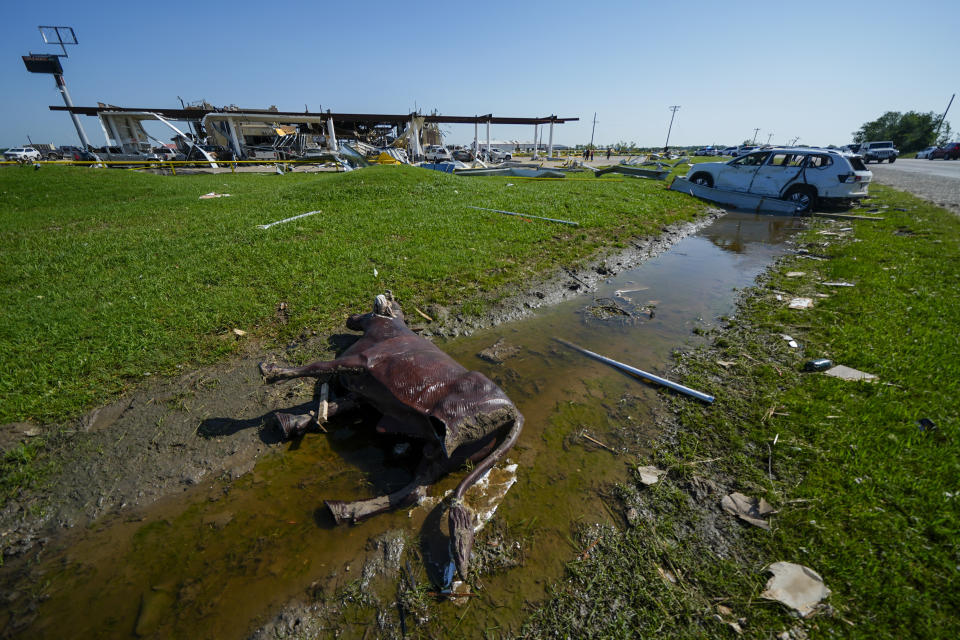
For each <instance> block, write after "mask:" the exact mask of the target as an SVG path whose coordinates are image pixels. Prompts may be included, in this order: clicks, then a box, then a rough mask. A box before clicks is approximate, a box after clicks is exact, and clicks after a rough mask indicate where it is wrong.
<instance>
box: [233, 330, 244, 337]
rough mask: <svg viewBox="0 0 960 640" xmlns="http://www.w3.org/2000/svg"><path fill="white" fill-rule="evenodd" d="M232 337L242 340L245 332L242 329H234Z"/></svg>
mask: <svg viewBox="0 0 960 640" xmlns="http://www.w3.org/2000/svg"><path fill="white" fill-rule="evenodd" d="M233 335H235V336H237V337H238V338H242V337H243V336H245V335H247V332H246V331H244V330H243V329H234V330H233Z"/></svg>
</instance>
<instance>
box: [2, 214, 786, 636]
mask: <svg viewBox="0 0 960 640" xmlns="http://www.w3.org/2000/svg"><path fill="white" fill-rule="evenodd" d="M800 224H801V222H800V221H799V220H797V219H795V218H792V217H777V216H756V215H750V214H742V213H732V214H729V215H727V216H725V217H723V218H720V219H719V220H717V221H715V222H714V223H713V224H711V225H710V226H709V227H707V228H705V229H703V230H702V231H701V232H700V233H699V234H697V235H695V236H691V237H688V238H686V239H684V240H683V241H681V242H679V243H678V244H677V245H676V246H675V247H674V248H673V249H671V250H670V251H668V252H667V253H665V254H663V255H661V256H659V257H657V258H655V259H652V260H650V261H648V262H647V263H646V264H644V265H641V266H640V267H638V268H636V269H632V270H630V271H627V272H624V273H622V274H620V275H618V276H616V277H614V278H611V279H610V280H609V281H608V282H605V283H604V284H603V285H602V286H601V287H599V288H598V290H597V291H596V292H595V293H594V294H591V295H589V296H583V297H580V298H577V299H573V300H569V301H567V302H564V303H562V304H559V305H556V306H553V307H550V308H548V309H544V310H542V311H540V312H538V313H537V314H536V315H534V316H532V317H529V318H527V319H524V320H522V321H518V322H513V323H510V324H507V325H502V326H500V327H497V328H495V329H491V330H488V331H483V332H480V333H478V334H476V335H473V336H471V337H469V338H464V339H459V340H456V341H452V342H450V343H447V344H444V345H442V346H443V348H444V349H445V350H446V351H448V352H450V353H451V354H452V355H453V356H454V357H455V358H456V359H458V360H459V361H460V362H462V363H463V364H464V365H465V366H467V367H468V368H471V369H477V370H479V371H482V372H484V373H485V374H487V375H488V376H490V377H491V378H492V379H493V380H495V381H496V382H497V383H498V384H500V385H501V386H502V387H503V388H504V389H505V390H506V391H507V393H508V394H509V395H510V396H511V398H513V399H514V401H515V402H516V403H517V405H518V406H519V407H520V409H521V411H522V412H523V413H524V415H525V416H526V426H525V429H524V432H523V434H522V436H521V439H520V442H519V444H518V445H517V447H516V448H515V449H514V450H512V451H511V453H510V454H509V456H508V457H509V459H510V460H512V461H514V462H517V463H519V475H518V480H517V483H516V485H515V486H514V487H513V488H512V489H511V490H510V492H509V493H508V495H507V497H506V499H505V501H504V502H503V504H502V505H501V507H500V510H499V512H498V514H499V516H500V517H501V518H502V519H503V521H504V522H506V523H508V526H521V527H523V528H524V531H525V532H526V535H527V539H528V543H527V545H526V548H525V549H524V562H523V566H521V567H516V568H512V569H509V570H507V571H505V572H502V573H499V574H493V575H487V576H485V577H484V579H483V582H484V591H483V595H482V597H481V598H477V599H476V600H481V599H482V600H483V604H480V603H477V604H474V606H473V607H470V608H468V609H467V610H466V611H463V610H461V609H456V608H454V607H452V606H451V605H445V606H444V607H441V609H442V610H443V611H442V613H441V617H443V616H451V617H452V618H451V619H452V620H454V621H456V622H457V624H458V625H459V627H458V628H459V630H460V631H461V632H464V633H465V634H466V635H474V634H473V633H472V632H469V631H467V630H469V629H477V630H478V631H477V632H476V635H479V634H480V633H481V631H479V630H480V629H484V628H488V627H490V626H499V628H500V629H501V630H503V629H508V628H511V627H513V626H515V625H516V624H517V622H518V621H519V620H520V619H521V618H522V614H523V606H524V603H526V602H528V601H536V600H537V599H538V598H540V597H542V596H543V595H544V593H545V588H546V586H547V585H548V584H549V583H550V582H551V581H553V580H556V579H557V578H558V577H560V576H561V573H562V570H563V565H564V563H565V562H567V561H569V560H570V559H571V558H572V557H573V556H574V555H575V554H576V553H578V552H579V551H580V550H577V549H574V548H573V545H572V543H571V537H570V532H571V530H572V528H573V527H575V526H576V525H577V524H578V523H586V522H601V521H611V516H610V514H609V513H608V512H607V511H606V509H605V508H604V506H603V503H602V501H601V500H599V499H598V494H599V493H600V492H602V491H603V490H604V487H605V486H607V485H608V484H609V483H610V482H614V481H618V480H621V479H623V478H624V477H625V473H626V470H627V467H626V462H628V461H629V460H635V459H636V453H638V452H642V450H643V449H644V448H645V447H648V446H649V444H650V442H651V441H652V436H653V435H654V434H653V433H651V425H650V423H649V420H648V418H649V415H650V408H649V407H650V404H651V403H652V401H653V399H654V397H655V395H656V394H657V393H663V391H662V390H657V389H654V388H652V387H649V386H647V385H645V384H642V383H640V382H638V381H637V380H635V379H633V378H630V377H627V376H625V375H623V374H621V373H618V372H615V371H613V370H611V369H610V368H608V367H607V366H605V365H603V364H600V363H598V362H595V361H592V360H589V359H587V358H585V357H583V356H582V355H579V354H577V353H575V352H572V351H570V350H569V349H566V348H564V347H562V346H560V345H558V344H557V343H556V342H555V341H553V340H552V338H553V337H560V338H564V339H567V340H569V341H571V342H574V343H577V344H579V345H581V346H583V347H585V348H587V349H590V350H592V351H595V352H598V353H600V354H603V355H607V356H609V357H612V358H615V359H617V360H620V361H623V362H626V363H628V364H630V365H632V366H635V367H639V368H641V369H645V370H647V371H650V372H651V373H656V374H662V373H663V372H664V370H665V369H666V368H667V367H668V365H669V362H670V352H671V350H672V349H674V348H676V347H677V346H679V345H682V344H684V343H688V342H689V341H691V340H693V339H694V336H693V335H692V330H693V329H694V328H696V327H703V326H707V325H709V324H712V323H713V322H715V321H716V319H717V318H718V317H719V316H722V315H726V314H730V313H731V312H732V311H733V307H734V302H735V289H737V288H741V287H744V286H747V285H749V284H750V283H751V282H752V281H753V280H754V279H755V278H756V276H757V275H758V274H759V273H760V272H761V270H762V269H763V268H764V267H766V266H767V265H768V264H770V262H771V261H772V260H773V259H774V258H775V257H776V256H777V255H779V254H780V253H782V252H783V251H784V247H783V242H784V240H786V239H787V238H789V236H790V234H791V233H792V232H793V231H794V230H795V229H797V228H798V225H800ZM596 299H610V300H612V301H614V302H613V303H612V307H611V308H613V309H614V311H616V308H621V309H622V310H625V311H626V312H627V313H628V314H629V317H630V319H631V321H630V322H611V321H606V320H604V319H602V318H598V317H596V316H594V315H592V313H591V312H590V311H589V310H588V307H590V306H591V305H592V304H593V303H594V300H596ZM501 338H502V339H504V340H505V341H506V342H508V343H509V344H511V345H513V346H515V347H518V351H517V353H516V355H514V356H513V357H511V358H509V359H507V360H506V361H505V362H504V363H503V364H501V365H494V364H490V363H488V362H486V361H484V360H481V359H480V358H479V357H477V355H476V354H477V353H478V352H480V351H481V350H482V349H484V348H485V347H488V346H490V345H492V344H493V343H494V342H496V341H497V340H498V339H501ZM628 392H629V393H630V394H632V396H634V397H635V398H637V400H636V401H635V402H633V403H632V404H630V405H621V404H619V402H620V400H621V398H622V397H623V396H624V394H625V393H628ZM691 401H692V400H691ZM363 427H364V425H357V424H352V423H347V424H345V425H344V426H343V429H342V430H341V431H339V432H337V433H336V434H332V435H324V434H308V435H307V436H306V437H305V438H303V440H302V441H300V442H299V443H298V444H297V446H291V447H290V448H289V449H288V450H286V451H285V452H284V453H282V454H281V455H278V456H274V457H271V458H269V459H268V460H266V461H264V462H262V463H260V464H258V465H257V467H256V469H255V470H254V471H253V472H252V473H251V474H248V476H246V477H244V478H241V479H240V480H239V481H236V482H234V483H232V484H220V483H215V484H214V485H213V486H209V487H206V488H201V489H199V490H197V491H194V492H192V493H190V495H189V497H188V498H183V497H179V498H174V499H168V500H166V501H163V502H161V503H159V504H157V505H155V506H153V507H151V509H150V510H149V511H148V512H147V513H145V514H143V515H142V517H138V518H136V519H133V518H122V517H116V518H114V519H112V520H110V519H108V520H104V521H101V522H99V523H97V525H96V527H95V528H93V529H90V530H89V531H86V532H78V534H77V536H76V539H75V540H72V541H71V546H69V547H67V548H66V549H61V550H59V551H57V550H48V551H46V552H45V553H44V559H43V561H42V562H41V563H40V564H39V565H37V566H35V567H33V568H32V572H33V579H34V580H35V582H34V583H33V585H32V587H31V588H32V589H33V591H34V592H35V593H36V595H42V596H43V598H44V599H42V601H41V602H40V603H39V605H37V606H38V609H37V610H36V611H35V612H34V614H32V615H33V618H32V619H33V621H32V623H30V624H29V626H27V627H26V628H24V629H22V630H20V631H19V632H18V633H19V635H21V636H23V637H27V636H29V637H40V638H62V637H68V636H69V637H98V636H104V637H128V636H139V637H198V638H199V637H221V638H235V637H243V636H244V635H245V634H246V633H247V632H248V631H249V629H250V628H251V625H256V624H258V622H262V621H263V620H264V618H265V617H267V616H268V615H269V614H270V612H271V611H275V610H276V609H277V608H279V607H280V606H281V605H282V604H283V603H285V602H288V601H289V600H290V599H291V598H294V597H298V596H303V595H304V594H306V593H308V592H310V593H314V594H316V593H318V592H320V593H325V594H327V595H329V594H332V593H334V592H335V591H336V590H337V589H340V588H343V587H346V586H347V585H350V584H355V583H357V581H359V580H360V579H361V575H360V572H361V568H362V560H363V557H364V555H365V549H366V546H367V542H368V540H369V539H371V538H373V537H375V536H378V535H380V534H382V533H384V532H385V531H388V530H391V529H399V530H401V531H405V532H407V533H408V534H409V536H410V537H411V538H413V539H415V540H416V539H420V540H421V544H420V545H419V547H420V548H421V549H423V550H424V551H426V549H427V548H429V547H430V545H429V544H424V542H423V541H425V540H427V539H428V538H432V537H434V532H435V529H436V527H437V526H438V525H437V522H438V521H439V520H441V518H439V517H438V515H439V514H440V512H441V511H440V510H441V509H442V507H440V506H436V507H431V508H425V507H419V508H416V509H413V510H410V511H407V510H403V511H400V512H397V513H393V514H386V515H382V516H377V517H376V518H374V519H372V520H370V521H367V522H365V523H362V524H360V525H358V526H355V527H333V526H332V523H331V522H330V519H329V516H328V515H327V514H326V513H325V510H324V509H322V508H321V507H322V500H323V499H325V498H337V499H353V498H359V497H365V496H367V495H372V494H373V493H375V492H376V491H378V490H381V489H382V488H383V487H388V488H389V487H393V486H395V485H399V484H402V483H403V482H405V481H406V478H407V477H408V474H409V468H410V464H411V463H410V461H409V460H405V459H403V458H402V457H401V458H397V457H396V455H395V454H394V453H393V451H392V448H391V446H390V443H385V444H381V443H378V442H373V443H371V440H370V439H369V437H368V432H367V431H366V430H365V429H364V428H363ZM583 432H587V433H589V434H590V435H591V436H592V437H593V438H595V439H597V440H599V441H601V442H611V443H614V444H616V445H617V446H618V447H626V448H628V449H630V450H631V451H632V452H633V454H632V455H621V456H614V455H613V454H612V453H610V452H609V451H606V450H603V449H599V448H597V447H593V446H584V440H583V439H582V437H581V436H580V434H581V433H583ZM372 469H379V471H376V472H374V471H371V470H372ZM456 481H457V478H456V477H452V478H446V479H445V480H444V481H443V482H441V483H440V485H439V486H438V487H437V488H435V490H434V494H435V495H441V494H442V492H443V491H444V490H445V489H447V488H450V487H452V486H454V485H455V483H456ZM372 485H377V487H378V488H374V486H372ZM482 541H483V538H482V537H481V538H480V539H479V541H478V543H482ZM20 588H21V589H24V588H25V587H23V586H22V585H21V587H20ZM28 600H29V598H27V597H26V596H23V597H21V598H20V599H19V600H17V606H20V605H24V603H26V602H27V601H28ZM14 609H16V606H15V607H14ZM23 609H24V607H23V606H21V609H20V610H16V611H14V613H15V615H16V617H17V619H18V620H29V619H30V618H31V614H30V612H29V611H26V610H23ZM5 622H6V620H5V619H3V618H0V625H2V624H4V623H5ZM363 630H364V627H357V628H356V629H346V630H345V634H346V635H347V636H350V635H353V634H354V633H356V635H362V634H363Z"/></svg>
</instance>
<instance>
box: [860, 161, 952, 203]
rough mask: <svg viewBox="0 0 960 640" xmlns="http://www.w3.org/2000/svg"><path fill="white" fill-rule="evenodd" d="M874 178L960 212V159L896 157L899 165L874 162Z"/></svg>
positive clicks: (871, 166)
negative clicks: (954, 160)
mask: <svg viewBox="0 0 960 640" xmlns="http://www.w3.org/2000/svg"><path fill="white" fill-rule="evenodd" d="M869 169H870V171H872V172H873V179H874V181H876V182H879V183H880V184H885V185H888V186H891V187H895V188H897V189H902V190H904V191H908V192H910V193H912V194H914V195H917V196H920V197H921V198H924V199H925V200H929V201H930V202H933V203H934V204H936V205H939V206H941V207H944V208H946V209H949V210H950V211H953V212H954V213H956V214H957V215H960V162H951V161H948V160H943V161H941V160H897V162H896V164H892V165H891V164H883V165H880V164H871V165H869Z"/></svg>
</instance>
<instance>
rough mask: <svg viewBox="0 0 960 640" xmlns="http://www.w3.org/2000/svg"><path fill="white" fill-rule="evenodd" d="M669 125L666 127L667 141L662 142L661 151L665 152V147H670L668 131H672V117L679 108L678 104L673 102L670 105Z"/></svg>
mask: <svg viewBox="0 0 960 640" xmlns="http://www.w3.org/2000/svg"><path fill="white" fill-rule="evenodd" d="M668 108H669V109H670V126H669V127H667V141H666V142H664V143H663V152H664V153H666V152H667V149H669V148H670V132H671V131H673V117H674V116H675V115H677V109H679V108H680V105H678V104H675V105H672V106H670V107H668Z"/></svg>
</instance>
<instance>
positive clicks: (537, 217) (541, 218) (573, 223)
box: [467, 205, 580, 227]
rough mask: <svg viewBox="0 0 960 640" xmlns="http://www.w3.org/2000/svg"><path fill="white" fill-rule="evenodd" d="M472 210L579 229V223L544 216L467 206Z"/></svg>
mask: <svg viewBox="0 0 960 640" xmlns="http://www.w3.org/2000/svg"><path fill="white" fill-rule="evenodd" d="M467 206H468V207H469V208H470V209H479V210H480V211H493V212H494V213H502V214H505V215H508V216H517V217H519V218H536V219H537V220H546V221H548V222H559V223H560V224H569V225H570V226H573V227H579V226H580V223H579V222H571V221H570V220H559V219H557V218H544V217H542V216H531V215H528V214H526V213H515V212H513V211H502V210H500V209H487V208H486V207H474V206H472V205H467Z"/></svg>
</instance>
